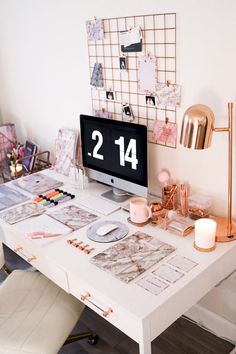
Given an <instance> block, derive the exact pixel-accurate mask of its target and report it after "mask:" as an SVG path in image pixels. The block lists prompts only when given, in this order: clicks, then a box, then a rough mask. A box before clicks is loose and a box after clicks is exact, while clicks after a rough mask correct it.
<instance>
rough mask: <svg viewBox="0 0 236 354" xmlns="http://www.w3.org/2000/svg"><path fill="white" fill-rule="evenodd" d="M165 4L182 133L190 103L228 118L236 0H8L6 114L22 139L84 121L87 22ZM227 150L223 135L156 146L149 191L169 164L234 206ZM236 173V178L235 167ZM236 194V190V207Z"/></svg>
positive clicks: (0, 100) (1, 89) (1, 97)
mask: <svg viewBox="0 0 236 354" xmlns="http://www.w3.org/2000/svg"><path fill="white" fill-rule="evenodd" d="M162 12H177V81H178V83H179V84H181V85H182V105H181V108H180V109H179V110H178V132H179V130H180V122H181V116H182V114H183V112H184V110H185V109H186V108H187V107H188V106H190V105H192V104H195V103H204V104H207V105H209V106H210V107H211V108H212V110H213V111H214V112H215V116H216V126H225V125H226V118H227V102H229V101H236V64H235V60H236V36H235V24H236V2H235V0H224V1H219V0H218V1H217V0H178V1H177V0H159V1H157V0H145V1H142V2H141V1H137V0H129V1H127V0H119V1H116V2H115V1H111V0H93V1H91V0H90V1H87V2H85V1H79V0H0V117H2V118H3V119H4V121H11V122H15V124H16V126H17V131H18V136H19V139H21V140H22V141H23V140H24V138H25V137H30V138H32V139H33V140H35V141H36V142H38V143H39V144H40V146H41V148H42V149H44V148H47V149H52V146H53V140H54V138H55V137H56V134H57V130H58V129H59V128H60V127H71V128H75V129H78V126H79V122H78V117H79V114H80V113H91V102H90V87H89V70H88V54H87V41H86V32H85V21H86V20H87V19H90V18H92V17H93V16H97V17H98V18H106V17H115V16H128V15H137V14H151V13H162ZM234 121H235V119H234ZM234 136H235V134H234ZM235 150H236V139H235V141H234V152H236V151H235ZM226 154H227V138H226V134H222V133H221V134H219V133H218V134H215V135H214V138H213V144H212V147H211V149H209V150H208V151H201V152H200V151H189V150H187V149H184V148H182V147H181V146H179V145H178V146H177V149H168V148H165V147H161V146H157V145H151V146H150V163H149V173H150V187H151V191H152V192H155V193H159V186H158V183H157V179H156V175H157V173H158V171H160V170H161V169H162V168H167V169H169V170H170V172H171V173H172V176H173V177H174V178H175V179H176V180H180V179H181V180H185V181H187V182H189V184H190V186H191V190H192V191H195V190H198V191H199V190H202V191H204V192H207V193H208V194H210V195H211V196H212V198H213V203H214V208H213V211H214V212H216V213H220V214H226V208H227V155H226ZM233 174H234V178H233V180H234V181H235V177H236V168H235V167H234V173H233ZM235 196H236V189H235V190H234V192H233V202H234V205H235V203H236V198H235ZM233 213H234V216H236V208H235V206H234V207H233Z"/></svg>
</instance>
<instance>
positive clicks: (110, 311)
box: [102, 307, 113, 317]
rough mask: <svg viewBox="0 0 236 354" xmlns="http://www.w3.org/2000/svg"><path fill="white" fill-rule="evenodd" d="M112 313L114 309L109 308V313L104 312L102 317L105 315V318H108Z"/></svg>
mask: <svg viewBox="0 0 236 354" xmlns="http://www.w3.org/2000/svg"><path fill="white" fill-rule="evenodd" d="M112 312H113V310H112V308H111V307H109V308H108V309H107V311H104V312H103V314H102V315H103V316H104V317H108V316H109V315H110V314H111V313H112Z"/></svg>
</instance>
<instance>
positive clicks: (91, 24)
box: [86, 18, 104, 41]
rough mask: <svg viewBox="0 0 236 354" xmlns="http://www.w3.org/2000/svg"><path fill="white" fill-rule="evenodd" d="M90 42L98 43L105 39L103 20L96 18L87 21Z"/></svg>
mask: <svg viewBox="0 0 236 354" xmlns="http://www.w3.org/2000/svg"><path fill="white" fill-rule="evenodd" d="M86 31H87V35H88V41H98V40H101V39H103V37H104V29H103V20H102V19H99V18H94V19H93V20H88V21H86Z"/></svg>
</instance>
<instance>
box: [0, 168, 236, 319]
mask: <svg viewBox="0 0 236 354" xmlns="http://www.w3.org/2000/svg"><path fill="white" fill-rule="evenodd" d="M42 173H46V174H47V175H49V176H51V177H54V178H56V179H59V180H62V181H63V182H64V185H63V187H62V189H65V190H67V191H69V192H71V193H75V194H76V199H75V202H79V198H80V197H83V198H84V197H86V195H89V194H90V193H92V194H93V195H97V196H100V195H101V193H102V192H104V191H107V190H108V187H106V186H104V185H101V184H98V183H96V182H91V183H89V186H88V189H86V190H78V189H76V188H75V185H73V183H71V180H70V179H69V178H67V177H65V176H61V175H59V174H57V173H55V172H54V171H53V170H47V171H44V172H42ZM9 183H12V182H9ZM14 188H16V187H15V186H14ZM16 189H17V188H16ZM19 190H20V191H21V192H22V190H21V189H19ZM24 193H25V194H26V195H27V193H26V192H24ZM28 195H29V196H31V197H33V196H32V195H30V194H28ZM69 204H74V200H73V201H71V202H67V203H62V204H61V205H60V206H59V205H58V206H56V207H55V208H51V210H52V209H53V210H59V209H60V208H63V207H65V205H69ZM83 209H85V210H86V208H83ZM51 210H50V212H51ZM87 210H88V211H89V209H87ZM46 213H48V210H46ZM97 215H98V216H99V221H102V220H110V221H119V222H122V223H125V224H126V225H127V226H128V228H129V233H128V235H131V234H134V233H135V232H137V231H141V232H144V233H146V234H148V235H151V236H153V237H154V238H156V239H158V240H160V241H162V242H165V243H167V244H169V245H171V246H173V247H175V248H176V250H175V251H174V252H172V253H171V254H169V255H168V256H166V257H165V258H163V259H162V260H160V262H158V263H157V264H155V265H154V266H152V267H151V268H149V269H148V270H147V271H146V272H145V273H143V274H141V275H140V276H138V277H137V278H135V279H134V280H132V281H131V282H129V283H124V282H122V281H121V280H119V279H117V278H116V277H115V276H114V275H113V274H111V273H109V272H106V271H104V270H103V269H100V268H99V267H97V266H96V265H94V264H92V262H90V259H91V258H92V257H94V256H95V255H97V254H99V253H101V252H102V251H104V250H106V249H107V248H108V247H111V246H112V245H114V244H115V243H97V242H93V241H92V240H89V239H88V238H87V235H86V232H87V229H88V228H89V227H90V226H91V224H89V225H87V226H84V227H82V228H81V229H79V230H77V231H74V232H72V233H70V234H67V232H68V228H67V227H65V226H64V225H62V224H61V223H60V222H59V221H57V220H54V219H52V218H51V217H49V216H48V215H46V214H43V215H41V216H37V217H31V218H28V219H26V220H24V221H21V222H18V223H16V224H14V225H9V224H7V223H5V222H3V221H2V220H0V226H1V229H0V235H1V237H2V239H3V242H4V232H11V233H12V234H14V235H15V237H17V238H18V239H19V240H25V241H26V242H28V243H29V244H30V245H31V246H33V247H35V248H37V249H39V250H40V251H41V252H43V254H44V255H45V256H46V257H47V258H48V259H50V260H51V261H53V262H55V263H56V264H57V265H58V266H59V267H60V268H62V269H64V270H65V271H66V272H67V274H69V275H71V276H73V277H74V278H75V279H78V282H79V281H81V282H83V284H84V285H86V284H87V285H88V286H89V288H90V289H91V288H92V289H94V290H95V291H96V293H99V294H102V295H103V296H105V298H106V299H107V300H109V301H110V300H111V301H112V302H113V303H115V304H118V305H119V306H120V307H121V308H123V309H124V310H125V311H128V312H129V314H130V315H131V316H135V317H137V318H139V319H141V320H142V319H145V318H146V317H148V316H149V315H151V314H152V313H153V312H154V311H156V310H157V309H158V308H159V309H161V308H162V307H163V306H165V305H166V304H170V303H172V306H173V304H176V306H178V305H179V304H180V301H181V304H182V305H181V306H183V308H182V310H181V311H180V312H183V310H185V311H187V310H188V308H189V307H191V306H192V305H193V304H194V303H195V302H196V301H198V300H199V299H200V298H201V297H202V296H204V295H205V294H206V293H207V292H208V291H209V290H210V289H211V288H213V287H214V286H215V285H216V284H217V283H218V282H219V281H220V280H222V279H223V277H225V276H226V275H227V274H229V273H230V272H231V271H232V270H233V261H232V259H233V255H235V253H236V242H229V243H218V244H217V247H216V250H215V251H213V252H209V253H202V252H199V251H197V250H195V249H194V247H193V241H194V233H192V234H190V235H188V236H187V237H181V236H177V235H175V234H172V233H170V232H167V231H165V230H162V229H160V228H158V227H157V226H153V225H151V224H148V225H146V226H144V227H137V226H135V225H132V224H130V223H128V222H127V217H128V213H127V212H126V211H124V210H122V209H119V210H118V211H115V212H114V213H112V214H110V215H109V216H103V215H102V214H99V213H97ZM95 222H96V221H95ZM40 226H41V229H42V228H45V231H48V232H52V230H54V232H56V233H57V232H59V233H62V234H64V236H59V237H54V238H50V239H49V238H47V239H46V238H45V239H37V240H32V239H29V238H27V237H26V236H25V233H26V232H29V231H34V230H37V228H39V227H40ZM73 238H76V239H77V240H78V241H82V242H84V243H86V244H89V245H90V246H91V247H94V248H95V250H94V251H93V253H91V254H89V255H88V254H85V253H84V252H81V251H79V250H78V249H76V248H75V247H71V245H69V244H68V242H67V240H70V239H73ZM118 242H120V241H118ZM116 244H117V243H116ZM175 256H180V257H185V258H187V259H188V260H191V261H192V262H195V263H196V266H195V267H193V268H192V269H191V270H190V271H188V272H182V273H183V274H184V276H182V277H181V278H180V279H179V280H178V281H176V282H175V283H168V282H166V281H164V283H166V284H167V285H168V286H167V287H166V288H165V290H163V291H162V292H160V293H159V294H158V295H154V294H152V293H151V292H149V291H148V290H146V289H144V288H143V287H141V286H139V285H138V284H137V282H139V280H140V279H143V278H144V277H145V276H147V275H150V274H152V271H153V270H155V269H157V268H158V267H159V266H161V265H167V264H168V262H169V260H170V259H172V258H173V257H175ZM174 269H176V268H175V267H174ZM176 270H177V269H176ZM161 280H163V279H161Z"/></svg>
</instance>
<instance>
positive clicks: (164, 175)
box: [157, 169, 170, 187]
mask: <svg viewBox="0 0 236 354" xmlns="http://www.w3.org/2000/svg"><path fill="white" fill-rule="evenodd" d="M157 179H158V181H159V182H160V183H161V185H162V186H164V187H165V186H167V185H168V182H169V180H170V173H169V171H167V170H165V169H163V170H161V172H159V173H158V176H157Z"/></svg>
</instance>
